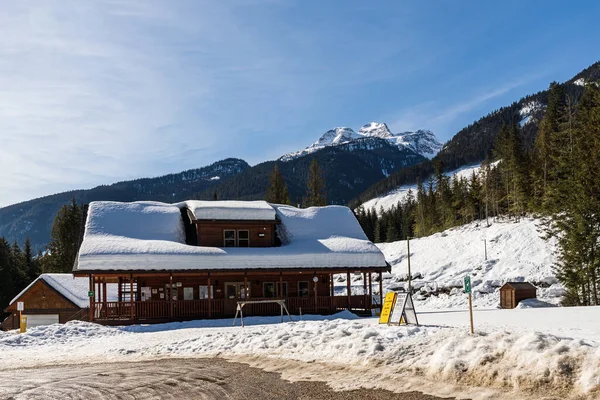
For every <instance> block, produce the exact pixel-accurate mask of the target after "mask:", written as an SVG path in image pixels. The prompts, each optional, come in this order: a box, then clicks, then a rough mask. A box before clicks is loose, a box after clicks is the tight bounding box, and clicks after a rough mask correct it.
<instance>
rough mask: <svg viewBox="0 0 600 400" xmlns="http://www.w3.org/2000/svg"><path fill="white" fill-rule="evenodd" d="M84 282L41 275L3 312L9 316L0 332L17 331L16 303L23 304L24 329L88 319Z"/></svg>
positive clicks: (113, 293) (111, 288)
mask: <svg viewBox="0 0 600 400" xmlns="http://www.w3.org/2000/svg"><path fill="white" fill-rule="evenodd" d="M88 286H89V282H88V279H87V278H76V277H74V276H73V274H42V275H40V276H39V277H38V278H37V279H36V280H35V281H33V282H31V284H30V285H29V286H27V287H26V288H25V289H23V291H22V292H21V293H19V294H18V295H17V296H16V297H15V298H14V299H13V300H12V301H11V302H10V304H9V305H8V307H7V308H6V309H5V310H4V311H5V312H7V313H10V315H9V316H8V318H6V319H5V320H4V321H3V322H2V323H1V324H0V329H4V330H8V329H17V328H18V327H19V311H18V307H17V305H18V303H20V302H23V303H24V306H25V309H24V310H23V315H25V316H27V327H28V328H31V327H34V326H40V325H50V324H57V323H65V322H68V321H72V320H75V319H78V320H85V319H87V318H88V314H89V313H88V312H87V310H88V309H89V299H88ZM108 291H109V293H108V296H110V298H111V299H112V300H114V299H116V298H117V293H116V291H117V288H116V285H109V289H108Z"/></svg>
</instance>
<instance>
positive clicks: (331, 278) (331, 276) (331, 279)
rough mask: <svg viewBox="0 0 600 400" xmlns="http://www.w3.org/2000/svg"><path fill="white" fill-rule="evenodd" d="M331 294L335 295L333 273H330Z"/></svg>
mask: <svg viewBox="0 0 600 400" xmlns="http://www.w3.org/2000/svg"><path fill="white" fill-rule="evenodd" d="M329 294H330V295H331V297H333V296H334V295H335V292H334V288H333V274H329Z"/></svg>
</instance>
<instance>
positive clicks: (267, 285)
mask: <svg viewBox="0 0 600 400" xmlns="http://www.w3.org/2000/svg"><path fill="white" fill-rule="evenodd" d="M263 297H275V284H274V283H273V282H263Z"/></svg>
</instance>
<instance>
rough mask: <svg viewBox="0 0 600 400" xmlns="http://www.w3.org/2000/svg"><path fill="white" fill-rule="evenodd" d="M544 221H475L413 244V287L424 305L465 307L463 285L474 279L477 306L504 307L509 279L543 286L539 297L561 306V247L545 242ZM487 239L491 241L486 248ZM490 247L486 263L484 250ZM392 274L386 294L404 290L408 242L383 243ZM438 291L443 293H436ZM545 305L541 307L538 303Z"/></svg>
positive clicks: (386, 286) (552, 242) (419, 300)
mask: <svg viewBox="0 0 600 400" xmlns="http://www.w3.org/2000/svg"><path fill="white" fill-rule="evenodd" d="M538 224H539V221H538V220H535V219H527V218H525V219H522V220H521V222H518V223H515V222H494V223H492V224H491V225H490V226H489V227H487V226H486V223H485V221H479V222H474V223H471V224H468V225H464V226H461V227H458V228H453V229H449V230H447V231H444V232H441V233H437V234H435V235H431V236H428V237H424V238H420V239H412V240H411V241H410V250H411V272H412V275H413V278H415V277H416V279H414V280H413V288H415V289H417V291H418V293H419V294H418V295H417V296H416V299H417V301H418V302H419V305H420V307H421V308H422V307H425V308H437V309H439V308H455V307H461V306H464V305H466V297H465V296H462V281H463V278H464V276H465V275H470V276H471V281H472V288H473V292H474V301H475V305H476V306H480V307H483V306H485V307H489V306H497V305H498V304H499V301H500V300H499V299H500V296H499V293H498V292H499V288H500V286H502V285H503V284H504V283H505V282H508V281H516V282H520V281H528V282H531V283H533V284H535V285H536V286H538V298H539V299H540V300H543V301H545V302H548V303H552V304H556V303H558V301H559V300H560V296H562V294H563V290H562V287H561V286H560V285H559V284H558V283H557V282H558V281H557V280H556V277H555V276H554V273H553V271H552V266H553V265H554V264H555V262H556V255H555V252H556V243H555V241H554V240H549V241H546V240H544V239H543V238H542V237H541V234H540V232H539V230H538ZM484 240H485V241H486V243H485V244H484ZM484 245H486V246H487V256H488V259H487V261H486V260H485V254H484V251H485V248H484ZM377 246H378V247H379V248H380V249H381V251H383V253H384V254H385V257H386V259H387V261H388V262H389V263H390V264H391V265H392V272H391V274H386V275H384V279H385V280H384V288H385V289H386V290H402V289H404V288H405V286H406V282H405V281H406V277H407V271H408V259H407V244H406V241H398V242H394V243H380V244H377ZM431 293H437V294H438V295H437V296H436V295H431ZM538 305H541V303H538Z"/></svg>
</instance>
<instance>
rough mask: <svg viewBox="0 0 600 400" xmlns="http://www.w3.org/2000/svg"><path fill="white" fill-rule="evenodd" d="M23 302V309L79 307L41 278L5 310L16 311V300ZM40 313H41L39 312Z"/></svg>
mask: <svg viewBox="0 0 600 400" xmlns="http://www.w3.org/2000/svg"><path fill="white" fill-rule="evenodd" d="M19 301H22V302H24V303H25V310H26V311H27V310H31V309H35V310H63V309H66V310H72V309H77V310H78V309H79V307H77V305H75V304H73V303H72V302H71V301H70V300H68V299H67V298H66V297H64V296H63V295H62V294H60V293H59V292H57V291H56V290H55V289H54V288H53V287H52V286H50V285H48V284H47V283H46V282H44V281H43V280H41V279H40V280H38V281H37V282H36V283H35V284H34V285H33V286H31V287H30V288H29V290H27V291H26V292H25V293H23V295H21V297H19V298H18V299H17V300H16V301H15V302H14V303H13V304H11V305H10V306H8V307H7V308H6V312H14V311H17V302H19ZM40 314H41V313H40Z"/></svg>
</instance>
